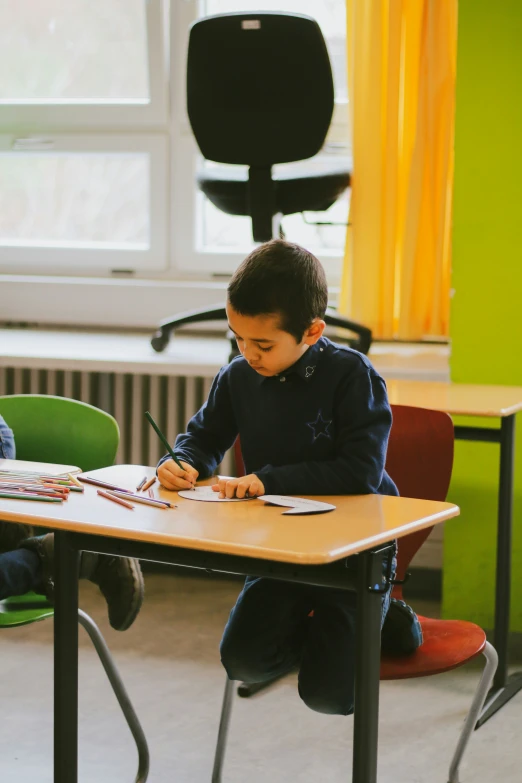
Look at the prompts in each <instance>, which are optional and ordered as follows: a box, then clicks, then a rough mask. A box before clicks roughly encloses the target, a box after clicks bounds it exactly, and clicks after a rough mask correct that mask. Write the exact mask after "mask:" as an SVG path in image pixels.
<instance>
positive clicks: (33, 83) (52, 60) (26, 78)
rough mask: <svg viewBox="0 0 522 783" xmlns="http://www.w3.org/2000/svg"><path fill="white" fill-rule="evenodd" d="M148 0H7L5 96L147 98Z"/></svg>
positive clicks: (2, 16) (0, 59) (0, 14)
mask: <svg viewBox="0 0 522 783" xmlns="http://www.w3.org/2000/svg"><path fill="white" fill-rule="evenodd" d="M146 38H147V36H146V17H145V0H0V102H2V103H22V104H23V103H65V104H67V103H93V104H97V103H131V104H132V103H146V102H148V99H149V88H148V67H147V44H146Z"/></svg>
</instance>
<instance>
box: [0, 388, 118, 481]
mask: <svg viewBox="0 0 522 783" xmlns="http://www.w3.org/2000/svg"><path fill="white" fill-rule="evenodd" d="M0 414H1V415H2V416H3V417H4V419H5V420H6V422H7V425H8V426H9V427H10V428H11V429H12V430H13V432H14V437H15V444H16V457H17V459H23V460H29V461H33V462H55V463H58V464H61V465H77V466H78V467H79V468H81V469H82V470H84V471H86V470H96V469H97V468H104V467H107V466H108V465H113V464H114V460H115V458H116V452H117V450H118V444H119V441H120V430H119V427H118V424H117V422H116V419H114V418H113V417H112V416H111V415H110V414H108V413H105V411H101V410H100V409H99V408H95V407H94V406H93V405H88V404H87V403H85V402H78V400H70V399H67V398H66V397H52V396H51V395H47V394H12V395H9V396H7V397H0Z"/></svg>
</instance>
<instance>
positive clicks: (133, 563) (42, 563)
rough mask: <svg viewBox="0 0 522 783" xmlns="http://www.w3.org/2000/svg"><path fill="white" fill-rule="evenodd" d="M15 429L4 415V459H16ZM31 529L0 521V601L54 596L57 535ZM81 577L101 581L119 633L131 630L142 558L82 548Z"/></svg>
mask: <svg viewBox="0 0 522 783" xmlns="http://www.w3.org/2000/svg"><path fill="white" fill-rule="evenodd" d="M15 456H16V449H15V441H14V435H13V432H12V430H11V429H10V428H9V427H8V426H7V424H6V422H5V420H4V419H3V418H2V416H0V459H15ZM32 535H33V531H32V528H31V527H29V526H28V525H17V524H14V523H12V522H2V521H0V600H3V599H4V598H10V597H11V596H16V595H24V593H28V592H29V591H31V590H33V591H34V592H36V593H42V594H44V595H46V596H47V598H48V599H49V600H51V601H52V599H53V591H54V535H53V534H52V533H48V534H47V535H44V536H35V537H32ZM80 578H83V579H89V580H90V581H91V582H94V584H96V585H98V587H99V588H100V590H101V592H102V594H103V596H104V598H105V600H106V601H107V606H108V611H109V621H110V623H111V625H112V627H113V628H114V629H115V630H116V631H125V630H126V629H127V628H129V627H130V626H131V625H132V623H133V622H134V620H135V619H136V616H137V614H138V612H139V610H140V608H141V604H142V603H143V592H144V586H143V576H142V573H141V568H140V564H139V562H138V561H137V560H132V559H131V558H128V557H109V556H108V555H97V554H94V553H91V552H82V555H81V560H80Z"/></svg>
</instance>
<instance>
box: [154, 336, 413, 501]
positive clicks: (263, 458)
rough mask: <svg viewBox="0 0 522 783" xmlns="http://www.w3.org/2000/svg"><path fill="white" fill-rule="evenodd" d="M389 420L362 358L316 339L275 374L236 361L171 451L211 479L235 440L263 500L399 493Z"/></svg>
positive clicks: (376, 378) (378, 384) (377, 380)
mask: <svg viewBox="0 0 522 783" xmlns="http://www.w3.org/2000/svg"><path fill="white" fill-rule="evenodd" d="M391 421H392V417H391V410H390V406H389V403H388V398H387V394H386V385H385V383H384V380H383V379H382V378H381V377H380V375H379V374H378V373H377V372H376V371H375V370H374V368H373V367H372V365H371V364H370V362H369V361H368V359H367V358H366V357H365V356H363V355H362V354H360V353H357V351H353V350H351V349H350V348H347V347H344V346H340V345H336V344H335V343H332V342H330V340H328V339H327V338H325V337H322V338H321V339H320V340H319V341H318V342H317V343H316V344H315V345H313V346H311V347H310V348H309V349H308V350H307V351H306V353H305V354H304V355H303V356H302V357H301V358H300V359H299V361H297V362H296V363H295V364H294V365H293V366H292V367H290V368H288V369H287V370H285V371H284V372H283V373H281V374H280V375H277V376H273V377H264V376H262V375H259V374H258V373H256V371H255V370H253V369H252V368H251V367H250V366H249V365H248V363H247V362H246V361H245V359H243V357H242V356H240V357H237V358H236V359H234V360H233V361H232V362H231V363H230V364H228V365H227V366H225V367H223V368H222V369H221V370H220V372H219V373H218V375H217V376H216V377H215V379H214V382H213V384H212V388H211V390H210V394H209V397H208V400H207V402H206V403H205V404H204V405H203V407H202V408H201V409H200V410H199V411H198V413H196V415H195V416H193V417H192V419H191V420H190V422H189V424H188V427H187V432H186V433H184V434H183V435H178V437H177V438H176V444H175V447H174V450H175V452H176V455H178V456H179V458H180V459H182V460H184V461H185V462H188V463H189V464H190V465H192V466H193V467H194V468H196V470H198V471H199V475H200V478H207V477H209V476H211V475H212V474H213V473H214V471H215V469H216V467H217V466H218V465H219V464H220V462H221V460H222V459H223V456H224V454H225V452H226V451H227V450H228V449H229V448H230V447H231V446H232V444H233V443H234V440H235V438H236V436H237V435H239V436H240V439H241V451H242V453H243V460H244V463H245V469H246V472H247V473H255V474H256V475H257V476H259V478H260V479H261V481H262V482H263V484H264V486H265V492H266V493H267V494H282V495H358V494H368V493H379V494H384V495H397V494H398V492H397V488H396V486H395V484H394V483H393V481H392V480H391V478H390V477H389V476H388V474H387V473H386V472H385V470H384V462H385V459H386V447H387V443H388V436H389V432H390V427H391ZM166 459H169V457H168V455H167V456H166V457H164V458H163V459H162V460H161V462H163V461H164V460H166ZM161 462H160V464H161Z"/></svg>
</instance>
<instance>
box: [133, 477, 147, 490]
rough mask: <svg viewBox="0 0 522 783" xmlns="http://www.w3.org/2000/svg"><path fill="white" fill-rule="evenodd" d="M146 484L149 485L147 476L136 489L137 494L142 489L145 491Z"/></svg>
mask: <svg viewBox="0 0 522 783" xmlns="http://www.w3.org/2000/svg"><path fill="white" fill-rule="evenodd" d="M146 483H147V476H143V478H142V480H141V481H140V483H139V484H138V486H137V487H136V492H139V491H140V489H143V485H144V484H146Z"/></svg>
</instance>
